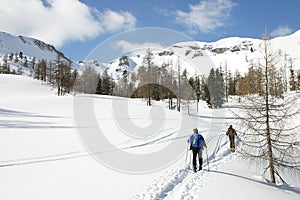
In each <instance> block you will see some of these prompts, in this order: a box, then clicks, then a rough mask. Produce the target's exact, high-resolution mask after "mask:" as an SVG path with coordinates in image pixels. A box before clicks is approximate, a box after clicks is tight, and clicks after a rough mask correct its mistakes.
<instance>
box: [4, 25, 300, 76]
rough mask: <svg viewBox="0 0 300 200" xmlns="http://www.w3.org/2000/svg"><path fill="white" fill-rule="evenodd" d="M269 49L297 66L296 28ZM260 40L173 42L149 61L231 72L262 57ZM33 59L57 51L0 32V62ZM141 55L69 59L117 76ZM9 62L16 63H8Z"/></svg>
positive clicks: (299, 36)
mask: <svg viewBox="0 0 300 200" xmlns="http://www.w3.org/2000/svg"><path fill="white" fill-rule="evenodd" d="M271 41H272V42H271V44H272V46H271V49H272V51H273V52H274V53H275V54H276V55H277V67H278V68H285V70H287V71H288V69H289V67H290V66H292V67H293V69H300V57H299V53H298V52H300V30H299V31H297V32H295V33H293V34H291V35H288V36H284V37H277V38H274V39H272V40H271ZM262 47H263V44H262V40H260V39H253V38H242V37H230V38H224V39H221V40H218V41H216V42H200V41H187V42H181V43H176V44H173V45H171V46H169V47H166V48H165V49H161V50H155V51H152V54H153V60H152V62H153V63H154V64H155V65H157V66H162V65H166V66H170V67H173V69H174V70H176V71H177V66H178V65H179V64H180V66H181V70H184V69H187V71H188V75H189V76H193V75H195V74H199V73H200V74H208V73H209V70H210V69H211V68H212V67H220V66H222V67H223V69H225V68H227V69H228V70H230V71H231V72H232V73H235V72H237V71H238V72H240V73H241V74H244V73H245V72H246V71H247V70H248V67H249V66H251V65H255V64H258V63H260V62H261V59H262V58H263V53H262V51H263V49H262ZM20 52H22V53H23V54H24V55H26V56H29V57H31V58H33V57H35V58H37V59H46V60H54V59H56V58H57V54H58V53H60V54H61V55H63V54H62V53H61V52H59V51H57V50H56V49H55V47H54V46H52V45H50V44H46V43H44V42H42V41H39V40H36V39H33V38H28V37H23V36H13V35H10V34H7V33H4V32H0V62H1V58H2V59H3V56H4V55H8V54H12V53H13V54H19V53H20ZM143 58H144V55H141V54H138V55H133V54H130V55H126V54H125V56H122V57H120V58H116V59H115V60H112V61H109V62H106V63H100V62H98V61H96V60H82V61H73V63H72V67H73V69H77V70H78V71H79V73H80V72H82V71H83V70H84V69H85V68H86V67H87V66H91V67H93V68H94V69H95V70H96V71H97V72H99V73H103V72H104V71H105V70H107V72H108V74H109V75H112V76H113V78H114V79H116V80H118V79H120V77H122V74H124V72H125V71H126V72H131V71H136V70H137V69H138V67H139V66H142V65H143ZM12 65H17V64H14V63H12Z"/></svg>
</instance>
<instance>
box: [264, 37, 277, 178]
mask: <svg viewBox="0 0 300 200" xmlns="http://www.w3.org/2000/svg"><path fill="white" fill-rule="evenodd" d="M265 42H267V41H265ZM265 56H266V57H265V62H266V63H265V79H266V80H265V81H266V82H265V89H266V93H265V94H266V139H267V145H268V160H269V168H270V178H271V181H272V183H275V182H276V180H275V173H274V171H275V170H274V162H273V152H272V141H271V133H270V121H269V120H270V116H269V77H268V76H269V75H268V64H269V63H268V62H269V58H268V49H267V44H265Z"/></svg>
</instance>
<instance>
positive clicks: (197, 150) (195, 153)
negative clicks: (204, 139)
mask: <svg viewBox="0 0 300 200" xmlns="http://www.w3.org/2000/svg"><path fill="white" fill-rule="evenodd" d="M192 152H193V167H194V169H197V157H198V161H199V169H202V163H203V158H202V149H200V148H196V147H192Z"/></svg>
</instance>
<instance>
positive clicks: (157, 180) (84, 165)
mask: <svg viewBox="0 0 300 200" xmlns="http://www.w3.org/2000/svg"><path fill="white" fill-rule="evenodd" d="M0 94H1V97H0V188H1V192H0V199H5V200H21V199H22V200H24V199H26V200H27V199H28V200H40V199H43V200H48V199H49V200H53V199H72V200H82V199H89V200H93V199H95V200H96V199H122V200H123V199H124V200H127V199H135V200H137V199H138V200H158V199H160V200H162V199H164V200H189V199H194V200H200V199H211V200H214V199H216V200H219V199H230V200H240V199H243V200H253V199H262V200H282V199H289V200H298V199H299V197H300V180H299V177H295V176H294V174H284V177H285V178H286V181H287V182H288V183H289V184H288V185H286V184H280V183H278V184H276V185H275V184H272V183H270V182H269V181H268V180H267V179H265V178H263V177H262V173H263V168H262V166H261V163H254V164H252V165H250V164H249V163H248V161H246V160H244V159H242V158H241V157H240V155H239V154H238V153H230V152H229V150H228V148H229V142H228V138H227V137H226V136H225V132H226V130H227V128H228V125H229V124H233V126H234V128H236V129H237V131H238V127H235V124H236V120H235V118H234V117H233V116H232V113H231V112H230V111H229V109H238V108H237V105H236V104H235V103H233V101H232V102H231V103H228V104H226V106H225V108H222V109H208V107H207V106H206V104H205V103H203V102H200V104H199V106H200V109H199V112H198V113H197V112H196V111H195V109H194V108H195V107H196V106H195V104H192V108H191V112H192V115H190V116H188V115H187V114H186V113H185V112H182V113H179V112H177V111H170V110H168V109H167V105H166V104H165V103H164V102H153V103H154V106H153V108H154V109H160V111H159V113H160V115H157V114H156V113H155V112H156V111H153V108H152V107H151V108H149V107H147V106H146V102H145V101H143V100H141V99H127V98H119V97H111V96H102V95H81V94H77V95H76V96H75V97H74V96H71V95H67V96H56V90H55V89H52V88H51V87H49V86H47V85H42V84H41V82H40V81H37V80H34V79H32V78H29V77H25V76H17V75H3V74H0ZM296 95H298V94H296ZM74 98H82V99H89V100H92V102H93V109H94V114H95V115H94V116H91V117H94V118H95V119H96V121H97V124H98V127H99V129H101V131H102V134H103V136H105V138H106V139H107V140H108V141H109V142H110V143H111V144H112V145H113V148H111V147H105V146H104V147H101V150H103V151H101V152H90V151H87V149H88V148H87V146H88V145H89V144H87V143H85V141H84V140H83V138H82V137H83V136H82V135H80V131H78V129H80V128H90V127H79V126H78V123H76V120H74ZM114 101H119V102H124V105H127V106H128V110H127V111H128V113H127V115H123V114H124V113H119V112H116V111H114V108H113V105H116V102H114ZM298 103H299V102H298ZM154 121H158V122H161V123H160V124H161V125H160V127H158V129H157V130H156V129H151V130H153V131H154V130H156V132H155V131H154V133H153V132H152V133H150V134H149V135H143V134H141V135H142V137H140V138H139V137H138V136H139V133H133V135H130V134H128V132H125V131H124V130H125V129H126V127H124V123H122V122H126V123H127V122H128V123H132V124H134V125H135V126H137V127H139V128H140V129H141V130H143V128H145V127H149V125H151V124H152V123H154ZM155 123H157V122H155ZM194 126H196V127H197V128H198V129H199V130H200V132H201V133H202V134H203V136H204V138H205V139H206V142H207V146H208V148H207V157H206V152H205V153H204V154H203V155H204V166H203V168H204V169H203V170H202V171H200V172H198V173H196V174H195V173H193V172H192V170H191V169H190V152H189V151H187V147H188V145H187V138H188V136H189V135H190V134H192V129H193V128H195V127H194ZM238 134H239V132H238ZM299 137H300V135H299ZM94 144H97V142H96V143H94ZM172 144H176V145H177V146H176V151H173V152H175V153H173V154H172V152H171V153H170V154H165V153H164V152H168V151H166V150H168V148H171V146H172ZM104 149H105V150H106V151H104ZM169 150H170V149H169ZM171 150H172V149H171ZM177 150H178V151H177ZM237 150H238V147H237ZM115 151H122V152H125V153H126V154H119V155H130V156H132V157H128V158H136V157H139V156H140V157H143V156H148V155H151V154H152V153H160V154H159V155H160V157H158V156H157V157H151V158H150V159H149V160H148V161H147V162H149V164H151V163H152V162H153V163H160V162H161V163H163V162H162V160H167V159H169V158H170V156H171V157H172V158H173V159H172V160H171V161H170V162H168V163H164V164H163V165H162V166H160V167H159V168H155V169H154V168H153V170H152V171H145V172H144V173H133V171H129V170H127V171H125V170H124V169H125V167H124V169H120V168H117V167H118V165H117V166H116V165H114V164H115V163H109V162H106V160H99V157H97V156H96V155H97V154H98V155H99V154H100V155H102V156H103V157H105V156H107V157H109V158H110V159H112V161H116V163H117V164H118V161H119V160H120V162H121V161H122V160H123V161H124V160H126V159H127V157H123V158H122V157H120V156H118V154H114V153H112V152H115ZM112 155H113V156H114V157H111V156H112ZM154 155H155V154H154ZM100 158H101V157H100ZM207 158H208V160H207ZM127 161H128V162H127V164H128V165H127V166H126V167H128V168H129V169H135V167H136V166H145V165H143V164H145V163H137V162H135V159H133V161H132V160H131V159H128V160H127ZM207 161H209V164H208V162H207ZM131 167H132V168H131ZM145 168H146V167H145ZM266 178H268V176H266Z"/></svg>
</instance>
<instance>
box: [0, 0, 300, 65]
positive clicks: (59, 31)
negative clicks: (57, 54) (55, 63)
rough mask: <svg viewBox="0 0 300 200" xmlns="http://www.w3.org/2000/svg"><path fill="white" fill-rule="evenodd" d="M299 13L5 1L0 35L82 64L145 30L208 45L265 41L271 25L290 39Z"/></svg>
mask: <svg viewBox="0 0 300 200" xmlns="http://www.w3.org/2000/svg"><path fill="white" fill-rule="evenodd" d="M299 8H300V1H299V0H288V1H286V0H251V1H250V0H249V1H248V0H119V1H117V0H81V1H79V0H26V1H24V0H1V7H0V30H1V31H5V32H9V33H12V34H18V35H24V36H29V37H34V38H37V39H41V40H43V41H45V42H48V43H51V44H53V45H55V46H56V47H57V48H58V49H59V50H61V51H62V52H63V53H65V55H66V56H67V57H69V58H71V59H75V60H77V59H84V58H86V57H87V55H88V54H89V53H90V51H91V50H93V49H94V48H95V47H96V46H97V45H98V44H99V43H101V42H103V41H105V40H107V39H109V38H110V37H111V36H114V35H116V34H120V33H122V32H123V31H128V30H131V29H135V28H143V27H161V28H167V29H172V30H175V31H178V32H180V33H183V34H185V35H187V36H189V37H191V38H192V39H194V40H198V41H206V42H209V41H216V40H218V39H221V38H225V37H230V36H238V37H251V38H260V36H261V34H262V32H263V29H264V27H265V25H267V27H268V30H269V33H271V35H272V36H274V37H276V36H283V35H288V34H291V33H293V32H295V31H297V30H299V29H300V12H299ZM130 42H133V41H130ZM144 42H151V41H144Z"/></svg>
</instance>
